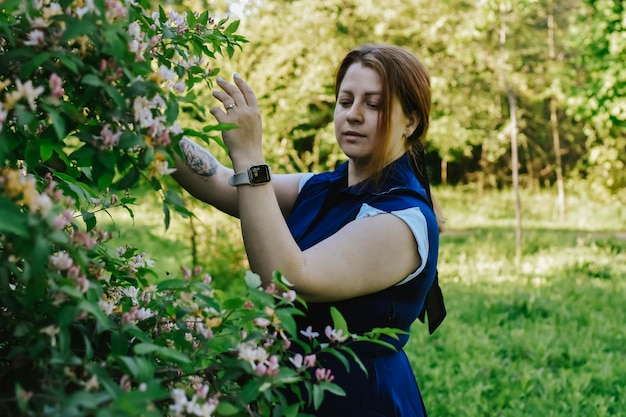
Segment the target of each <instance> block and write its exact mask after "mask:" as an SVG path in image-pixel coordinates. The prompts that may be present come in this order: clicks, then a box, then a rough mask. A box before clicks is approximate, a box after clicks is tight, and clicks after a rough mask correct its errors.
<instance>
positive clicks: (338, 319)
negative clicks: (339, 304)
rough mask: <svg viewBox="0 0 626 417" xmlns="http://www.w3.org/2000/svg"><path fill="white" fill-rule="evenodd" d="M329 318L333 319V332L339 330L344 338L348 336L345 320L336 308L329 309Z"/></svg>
mask: <svg viewBox="0 0 626 417" xmlns="http://www.w3.org/2000/svg"><path fill="white" fill-rule="evenodd" d="M330 316H331V317H332V319H333V327H334V328H335V330H341V331H342V332H343V335H344V336H349V335H350V332H349V331H348V323H346V319H344V318H343V315H342V314H341V312H340V311H339V310H337V308H336V307H334V306H331V307H330Z"/></svg>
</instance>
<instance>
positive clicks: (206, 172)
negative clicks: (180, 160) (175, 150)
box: [180, 141, 219, 178]
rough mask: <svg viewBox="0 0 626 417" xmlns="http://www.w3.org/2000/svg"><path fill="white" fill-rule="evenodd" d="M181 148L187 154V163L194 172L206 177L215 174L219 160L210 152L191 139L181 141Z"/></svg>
mask: <svg viewBox="0 0 626 417" xmlns="http://www.w3.org/2000/svg"><path fill="white" fill-rule="evenodd" d="M180 149H181V150H182V151H183V154H184V155H185V164H187V166H188V167H189V169H190V170H192V171H193V172H194V173H196V174H198V175H200V176H201V177H205V178H209V177H212V176H213V175H215V173H216V172H217V167H218V164H219V162H217V159H215V157H214V156H213V155H211V153H210V152H208V151H207V150H205V149H203V148H201V147H200V146H199V145H198V144H196V143H193V142H191V141H181V142H180Z"/></svg>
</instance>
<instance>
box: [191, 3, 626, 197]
mask: <svg viewBox="0 0 626 417" xmlns="http://www.w3.org/2000/svg"><path fill="white" fill-rule="evenodd" d="M185 4H187V5H188V6H190V7H192V8H196V9H198V10H202V9H204V8H206V7H207V3H205V2H194V1H185ZM208 7H209V9H210V10H212V12H214V13H218V14H219V13H226V14H228V15H230V16H231V18H235V19H241V25H240V27H239V33H241V34H242V35H244V36H246V37H247V38H248V40H249V43H248V44H246V45H244V48H243V51H241V52H237V53H236V54H235V56H234V59H233V60H232V61H230V62H224V65H222V66H221V67H222V69H223V70H224V71H226V72H224V73H223V75H224V76H225V77H229V75H230V74H228V71H234V72H238V73H239V74H241V75H242V76H243V77H244V78H245V79H246V80H247V81H248V82H249V84H250V85H251V86H252V87H253V89H254V90H255V92H256V94H257V96H258V97H259V99H260V105H261V108H262V110H263V115H264V123H265V144H266V147H267V149H266V151H267V152H266V154H267V156H268V158H270V159H271V160H272V163H273V164H274V165H276V168H279V169H280V170H284V171H288V172H291V171H311V170H312V171H319V170H325V169H330V168H332V167H333V166H334V165H335V164H336V163H337V159H338V158H341V157H340V156H338V154H337V151H338V149H337V147H336V145H335V139H334V134H333V126H332V114H333V106H334V97H333V85H332V84H333V76H334V71H335V68H336V66H337V65H338V63H339V60H340V59H341V58H342V57H343V56H344V55H345V53H346V52H347V51H348V50H350V49H351V48H353V47H354V46H356V45H358V44H361V43H366V42H372V43H391V44H395V45H399V46H402V47H405V48H407V49H408V50H410V51H411V52H413V53H414V54H415V55H416V56H418V57H419V58H420V59H421V60H422V61H423V63H424V64H425V65H426V67H427V68H428V69H429V71H430V75H431V78H432V88H433V112H432V121H431V130H430V134H429V136H428V152H429V157H430V170H431V176H432V179H433V182H434V183H435V184H443V185H446V184H469V183H472V184H475V185H476V186H477V188H478V189H479V190H485V189H490V188H500V187H507V186H511V184H512V169H511V167H512V156H511V154H512V152H511V138H512V136H514V135H515V136H516V139H517V147H518V151H519V163H518V166H519V171H520V184H521V185H522V186H523V187H526V188H530V189H532V188H536V187H553V186H554V187H557V188H560V187H563V188H565V187H567V184H568V183H569V182H570V181H576V180H585V181H586V182H587V184H589V186H591V187H593V189H594V190H595V192H596V193H597V194H596V195H597V196H598V197H601V196H602V197H604V198H610V197H612V198H614V197H616V196H617V197H618V198H620V199H621V200H622V201H624V202H626V192H625V191H624V190H625V188H624V186H625V185H626V169H625V166H624V164H625V162H626V129H625V127H626V65H624V64H625V62H626V4H625V3H624V1H621V0H541V1H537V0H502V1H498V0H477V1H464V0H439V1H421V0H359V1H357V0H316V1H307V0H299V1H298V0H292V1H287V0H240V1H238V2H233V1H229V2H227V1H221V0H215V1H212V2H209V3H208ZM206 93H207V95H206V97H207V103H208V102H209V100H210V94H209V92H206ZM191 116H193V115H191ZM201 122H202V123H205V122H206V121H201ZM562 192H563V191H562Z"/></svg>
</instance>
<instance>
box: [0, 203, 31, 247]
mask: <svg viewBox="0 0 626 417" xmlns="http://www.w3.org/2000/svg"><path fill="white" fill-rule="evenodd" d="M0 212H2V216H0V232H2V233H14V234H16V235H18V236H21V237H27V236H28V228H27V227H26V219H27V217H28V216H27V214H26V213H22V211H20V209H19V208H18V207H17V206H16V205H15V203H13V201H11V200H9V199H7V198H6V197H4V196H0Z"/></svg>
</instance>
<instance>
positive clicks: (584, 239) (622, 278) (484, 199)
mask: <svg viewBox="0 0 626 417" xmlns="http://www.w3.org/2000/svg"><path fill="white" fill-rule="evenodd" d="M437 195H438V196H439V199H440V200H441V203H442V205H443V206H444V207H445V209H446V214H447V217H448V228H449V229H448V231H447V232H446V233H444V234H443V235H442V238H441V239H442V240H441V253H440V268H439V270H440V280H441V286H442V288H443V291H444V295H445V299H446V305H447V309H448V317H447V318H446V320H445V321H444V323H443V324H442V326H441V327H440V328H439V329H438V330H437V331H436V332H435V334H434V335H428V331H427V327H426V326H424V325H422V324H421V323H416V324H415V325H414V327H413V329H412V338H411V340H410V342H409V344H408V345H407V346H406V352H407V354H408V355H409V358H410V360H411V362H412V364H413V366H414V370H415V373H416V377H417V379H418V382H419V384H420V388H421V390H422V393H423V396H424V401H425V402H426V405H427V408H428V410H429V413H430V415H431V416H434V417H447V416H450V417H452V416H453V417H463V416H467V417H479V416H489V417H495V416H507V417H512V416H554V417H557V416H558V417H561V416H562V417H566V416H567V417H572V416H581V417H583V416H584V417H593V416H626V346H625V342H626V326H625V325H624V323H626V309H625V308H624V306H623V303H624V300H625V299H626V210H625V209H624V207H623V206H622V205H621V204H620V203H619V202H617V201H610V199H609V200H605V201H598V199H595V198H590V196H588V195H584V194H582V193H579V194H573V193H572V195H571V196H568V200H567V216H566V217H565V218H564V219H562V220H560V219H558V218H557V215H556V213H557V210H556V209H555V204H554V199H555V197H554V196H553V195H551V194H550V193H547V192H542V193H522V209H523V210H522V213H523V250H522V258H521V259H520V261H519V262H516V261H515V222H514V218H515V216H514V204H513V193H512V192H510V191H503V192H490V193H487V194H485V195H479V194H478V193H476V192H475V190H472V189H471V188H466V189H463V188H446V189H441V190H437ZM155 207H157V208H156V209H155ZM194 212H196V213H197V214H198V217H199V219H197V222H196V223H194V227H193V229H192V228H191V227H190V223H189V221H188V220H185V219H181V218H180V217H173V220H172V226H171V228H170V230H169V231H167V232H165V231H164V228H163V226H162V212H161V211H160V209H159V208H158V205H157V204H151V205H148V206H145V205H144V206H141V207H138V208H136V209H135V214H136V216H135V218H136V220H135V224H134V226H133V225H132V223H131V222H130V220H129V219H122V220H118V226H120V228H121V230H122V237H120V238H118V240H119V243H120V244H122V242H124V241H131V242H133V243H134V244H136V245H137V246H138V247H140V248H142V249H143V250H145V251H146V252H147V253H148V254H149V255H150V256H152V257H153V258H155V259H157V265H156V266H157V270H159V271H161V273H164V272H165V271H167V270H171V269H172V268H178V266H179V265H180V264H181V263H182V264H187V265H189V263H190V262H191V261H192V259H193V256H192V251H191V249H190V247H191V243H190V242H192V241H193V242H195V243H194V245H196V254H197V260H198V261H199V262H200V263H202V264H203V265H204V266H205V269H207V270H208V271H209V272H210V273H212V274H213V275H214V278H215V280H216V282H221V283H223V284H222V285H224V286H225V287H230V286H231V285H233V281H237V280H238V278H237V277H241V276H242V275H241V274H242V271H243V269H245V267H246V264H245V259H244V256H243V249H242V246H241V243H240V235H239V232H238V229H237V224H236V222H233V221H229V220H228V219H226V218H225V217H223V216H220V215H219V214H216V213H214V212H210V211H206V210H205V209H204V208H201V207H200V206H198V207H196V208H194ZM194 231H195V232H194ZM194 233H195V235H194ZM192 236H195V237H194V238H193V239H192ZM231 288H235V289H233V290H236V283H235V287H231Z"/></svg>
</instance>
